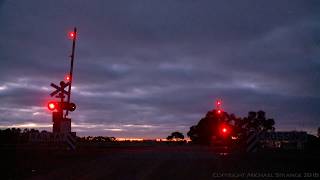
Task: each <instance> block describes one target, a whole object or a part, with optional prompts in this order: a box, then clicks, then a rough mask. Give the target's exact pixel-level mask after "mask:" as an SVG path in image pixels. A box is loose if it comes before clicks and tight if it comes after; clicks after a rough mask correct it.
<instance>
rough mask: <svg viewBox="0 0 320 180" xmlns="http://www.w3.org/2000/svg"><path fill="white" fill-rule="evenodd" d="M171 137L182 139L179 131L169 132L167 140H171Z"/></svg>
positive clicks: (182, 136)
mask: <svg viewBox="0 0 320 180" xmlns="http://www.w3.org/2000/svg"><path fill="white" fill-rule="evenodd" d="M173 139H177V140H183V139H184V135H183V134H182V133H181V132H178V131H176V132H173V133H171V135H169V136H168V137H167V140H173Z"/></svg>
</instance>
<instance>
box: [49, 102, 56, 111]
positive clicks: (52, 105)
mask: <svg viewBox="0 0 320 180" xmlns="http://www.w3.org/2000/svg"><path fill="white" fill-rule="evenodd" d="M48 109H49V110H50V111H54V110H55V109H57V103H56V102H49V103H48Z"/></svg>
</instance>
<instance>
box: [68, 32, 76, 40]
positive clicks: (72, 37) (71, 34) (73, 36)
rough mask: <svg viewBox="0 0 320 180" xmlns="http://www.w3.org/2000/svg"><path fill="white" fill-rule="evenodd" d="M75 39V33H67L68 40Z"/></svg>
mask: <svg viewBox="0 0 320 180" xmlns="http://www.w3.org/2000/svg"><path fill="white" fill-rule="evenodd" d="M75 37H76V33H75V32H73V31H72V32H69V38H70V39H74V38H75Z"/></svg>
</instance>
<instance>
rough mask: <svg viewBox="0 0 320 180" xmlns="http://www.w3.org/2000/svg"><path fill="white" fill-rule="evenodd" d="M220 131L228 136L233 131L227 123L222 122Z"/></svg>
mask: <svg viewBox="0 0 320 180" xmlns="http://www.w3.org/2000/svg"><path fill="white" fill-rule="evenodd" d="M219 131H220V134H221V135H222V136H223V137H228V135H230V133H231V129H230V127H229V126H228V125H226V124H222V125H221V126H220V128H219Z"/></svg>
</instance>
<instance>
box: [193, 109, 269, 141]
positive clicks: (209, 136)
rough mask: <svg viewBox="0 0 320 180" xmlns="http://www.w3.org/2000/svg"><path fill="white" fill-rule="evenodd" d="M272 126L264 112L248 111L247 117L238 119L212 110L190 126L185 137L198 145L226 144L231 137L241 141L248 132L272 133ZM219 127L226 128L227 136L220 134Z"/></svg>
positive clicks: (232, 115)
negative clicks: (221, 142) (220, 141)
mask: <svg viewBox="0 0 320 180" xmlns="http://www.w3.org/2000/svg"><path fill="white" fill-rule="evenodd" d="M274 124H275V122H274V120H273V119H267V118H266V117H265V112H264V111H258V112H253V111H250V112H249V113H248V117H245V118H238V117H236V116H235V115H234V114H228V113H227V112H222V113H218V112H217V111H216V110H212V111H209V112H207V114H206V116H205V117H204V118H202V119H200V121H199V122H198V124H197V125H194V126H191V127H190V130H189V132H188V133H187V135H188V136H189V137H190V139H191V140H192V142H194V143H198V144H210V143H212V142H214V141H216V142H217V141H219V140H222V139H223V142H228V141H230V140H231V138H232V137H236V139H239V140H241V139H243V138H244V137H245V136H246V134H247V133H248V132H250V131H258V130H263V131H273V130H274V127H273V126H274ZM221 127H228V129H229V131H228V134H227V136H224V134H222V133H221Z"/></svg>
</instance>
